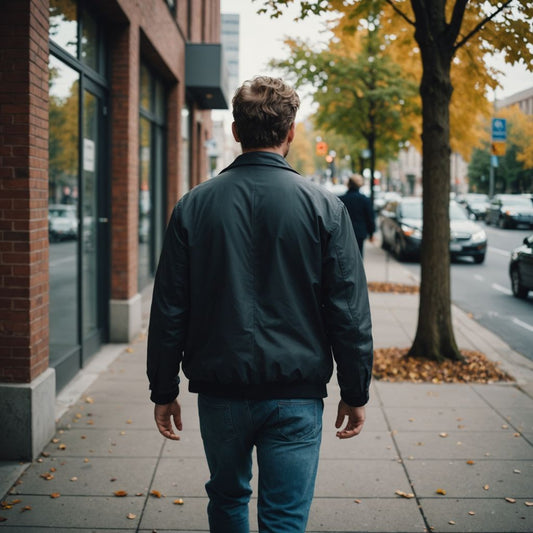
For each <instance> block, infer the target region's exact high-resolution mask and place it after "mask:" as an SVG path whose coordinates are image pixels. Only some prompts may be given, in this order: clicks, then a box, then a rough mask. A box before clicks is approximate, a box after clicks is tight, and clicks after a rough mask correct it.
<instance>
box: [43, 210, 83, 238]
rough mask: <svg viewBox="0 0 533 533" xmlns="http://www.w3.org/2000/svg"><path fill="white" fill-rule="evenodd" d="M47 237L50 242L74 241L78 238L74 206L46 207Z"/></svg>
mask: <svg viewBox="0 0 533 533" xmlns="http://www.w3.org/2000/svg"><path fill="white" fill-rule="evenodd" d="M48 235H49V239H50V242H57V241H63V240H67V239H76V238H77V236H78V217H77V215H76V206H74V205H67V204H51V205H49V206H48Z"/></svg>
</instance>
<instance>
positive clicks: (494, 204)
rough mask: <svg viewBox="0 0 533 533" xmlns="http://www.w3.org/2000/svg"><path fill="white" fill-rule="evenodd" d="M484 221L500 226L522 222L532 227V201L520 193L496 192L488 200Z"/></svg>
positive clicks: (512, 226)
mask: <svg viewBox="0 0 533 533" xmlns="http://www.w3.org/2000/svg"><path fill="white" fill-rule="evenodd" d="M485 222H486V223H487V224H494V225H495V226H499V227H500V228H516V227H517V226H520V225H522V224H523V225H526V226H529V227H530V228H533V203H531V200H530V199H529V198H527V197H526V196H523V195H521V194H497V195H496V196H494V198H492V200H491V202H490V205H489V208H488V209H487V216H486V218H485Z"/></svg>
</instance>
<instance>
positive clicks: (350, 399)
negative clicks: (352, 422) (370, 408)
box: [341, 392, 369, 407]
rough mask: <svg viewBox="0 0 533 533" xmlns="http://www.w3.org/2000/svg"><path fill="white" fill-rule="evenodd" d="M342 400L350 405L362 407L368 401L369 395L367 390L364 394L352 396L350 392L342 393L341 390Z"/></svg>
mask: <svg viewBox="0 0 533 533" xmlns="http://www.w3.org/2000/svg"><path fill="white" fill-rule="evenodd" d="M341 398H342V401H343V402H344V403H345V404H347V405H349V406H350V407H363V406H364V405H366V404H367V403H368V400H369V395H368V392H367V393H366V394H365V396H353V395H351V394H344V393H343V392H341Z"/></svg>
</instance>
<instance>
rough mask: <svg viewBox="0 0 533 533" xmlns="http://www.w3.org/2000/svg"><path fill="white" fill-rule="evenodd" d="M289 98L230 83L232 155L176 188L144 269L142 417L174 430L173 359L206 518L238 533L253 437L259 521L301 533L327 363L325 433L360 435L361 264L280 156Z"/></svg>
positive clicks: (256, 82)
mask: <svg viewBox="0 0 533 533" xmlns="http://www.w3.org/2000/svg"><path fill="white" fill-rule="evenodd" d="M299 103H300V101H299V98H298V95H297V94H296V92H295V91H294V90H293V89H292V88H291V87H289V86H288V85H286V84H285V83H284V82H283V81H282V80H281V79H273V78H269V77H256V78H254V79H253V80H251V81H248V82H245V83H244V84H243V85H242V87H240V88H239V89H238V90H237V92H236V94H235V96H234V98H233V117H234V123H233V125H232V130H233V135H234V137H235V139H236V141H237V142H240V144H241V147H242V152H243V153H242V154H241V155H240V156H239V157H237V158H236V160H235V161H234V162H233V163H232V164H231V165H230V166H229V167H227V168H226V169H225V170H223V171H222V172H221V174H220V175H219V176H218V177H216V178H214V179H211V180H209V181H207V182H205V183H202V184H201V185H198V186H197V187H195V188H194V189H193V190H191V191H190V192H189V193H187V194H186V195H185V196H184V197H183V198H182V199H181V200H180V201H179V202H178V204H177V205H176V207H175V208H174V210H173V213H172V217H171V219H170V222H169V225H168V229H167V232H166V236H165V241H164V245H163V250H162V253H161V258H160V261H159V266H158V269H157V274H156V278H155V285H154V294H153V301H152V309H151V316H150V327H149V338H148V360H147V371H148V377H149V381H150V388H151V400H152V401H153V402H154V403H155V404H156V405H155V420H156V424H157V427H158V429H159V431H160V433H161V434H162V435H163V436H164V437H166V438H168V439H173V440H179V435H178V434H177V433H176V432H175V428H177V430H178V431H181V430H182V422H181V410H180V405H179V403H178V401H177V397H178V393H179V389H178V383H179V378H178V371H179V367H180V365H181V366H182V368H183V372H184V374H185V376H186V377H187V378H188V380H189V390H190V391H191V392H195V393H198V408H199V416H200V428H201V434H202V439H203V442H204V449H205V454H206V457H207V462H208V465H209V470H210V479H209V481H208V482H207V484H206V490H207V494H208V496H209V504H208V517H209V525H210V531H212V532H219V533H248V531H249V524H248V502H249V500H250V495H251V492H252V491H251V488H250V480H251V478H252V452H253V449H254V448H255V449H256V453H257V463H258V467H259V480H258V499H257V508H258V523H259V531H260V532H262V533H302V532H304V531H305V527H306V523H307V518H308V514H309V508H310V505H311V501H312V497H313V491H314V485H315V478H316V472H317V465H318V457H319V448H320V440H321V432H322V411H323V398H324V397H325V396H326V384H327V382H328V381H329V379H330V377H331V375H332V372H333V365H334V362H335V363H336V369H337V380H338V383H339V385H340V391H341V399H340V402H339V406H338V414H337V419H336V421H335V427H336V428H337V429H338V431H337V437H338V438H340V439H347V438H350V437H353V436H355V435H357V434H359V432H360V431H361V429H362V427H363V423H364V420H365V408H364V405H365V404H366V403H367V401H368V388H369V383H370V376H371V368H372V333H371V320H370V310H369V305H368V292H367V286H366V280H365V275H364V271H363V265H362V261H361V256H360V254H359V252H358V251H357V248H356V244H355V237H354V233H353V230H352V227H351V223H350V219H349V217H348V213H347V211H346V209H345V207H344V205H343V204H342V202H340V201H339V200H338V198H336V197H335V196H334V195H333V194H330V193H328V192H326V191H324V190H323V189H322V188H320V187H319V186H318V185H315V184H313V183H311V182H310V181H309V180H306V179H304V178H302V177H301V176H299V175H298V174H297V173H296V171H294V170H293V169H292V168H291V167H290V166H289V165H288V164H287V162H286V161H285V156H286V155H287V153H288V151H289V146H290V144H291V142H292V140H293V138H294V129H295V123H294V120H295V116H296V111H297V109H298V107H299ZM172 422H174V426H175V428H174V427H173V425H172ZM343 426H344V427H343Z"/></svg>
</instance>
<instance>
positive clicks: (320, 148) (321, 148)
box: [316, 141, 328, 156]
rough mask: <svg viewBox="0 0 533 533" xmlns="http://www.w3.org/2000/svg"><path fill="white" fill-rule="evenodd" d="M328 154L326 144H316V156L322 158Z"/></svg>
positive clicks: (319, 142)
mask: <svg viewBox="0 0 533 533" xmlns="http://www.w3.org/2000/svg"><path fill="white" fill-rule="evenodd" d="M327 153H328V143H326V142H324V141H318V142H317V143H316V155H319V156H324V155H327Z"/></svg>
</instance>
